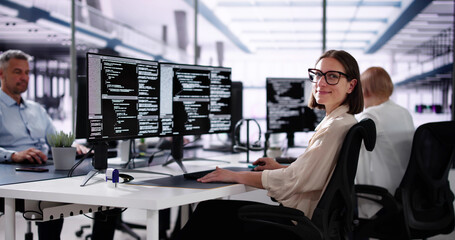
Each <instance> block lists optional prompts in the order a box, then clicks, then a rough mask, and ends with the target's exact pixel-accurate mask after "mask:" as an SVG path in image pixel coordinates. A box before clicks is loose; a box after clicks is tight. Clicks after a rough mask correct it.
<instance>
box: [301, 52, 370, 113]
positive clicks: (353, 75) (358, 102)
mask: <svg viewBox="0 0 455 240" xmlns="http://www.w3.org/2000/svg"><path fill="white" fill-rule="evenodd" d="M323 58H334V59H336V60H337V61H338V62H340V63H341V65H343V67H344V70H345V71H346V72H345V73H346V75H348V78H347V80H348V81H349V82H350V81H352V80H353V79H357V84H356V86H355V87H354V90H352V92H351V93H350V94H348V96H347V97H346V99H345V100H344V102H343V103H342V105H347V106H348V107H349V111H348V113H350V114H357V113H360V112H362V111H363V93H362V84H361V82H360V70H359V65H358V64H357V61H356V60H355V58H354V57H353V56H351V54H349V53H348V52H346V51H343V50H329V51H327V52H325V53H324V54H322V55H321V56H320V57H319V59H318V60H317V61H316V64H317V63H318V62H319V61H321V60H322V59H323ZM308 106H309V107H310V108H319V109H325V106H324V105H322V104H318V103H317V102H316V99H315V98H314V95H313V93H311V98H310V101H309V103H308Z"/></svg>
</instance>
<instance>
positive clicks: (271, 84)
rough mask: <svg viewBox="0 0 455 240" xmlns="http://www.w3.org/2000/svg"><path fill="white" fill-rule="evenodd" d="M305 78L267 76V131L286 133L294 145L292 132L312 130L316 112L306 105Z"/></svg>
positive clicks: (290, 145) (289, 143)
mask: <svg viewBox="0 0 455 240" xmlns="http://www.w3.org/2000/svg"><path fill="white" fill-rule="evenodd" d="M307 80H308V79H305V78H267V79H266V92H267V133H287V138H288V146H289V147H293V146H294V133H295V132H304V131H313V130H314V128H315V123H316V120H317V117H316V114H315V113H314V112H313V110H312V109H310V108H309V107H308V106H307V102H306V99H305V83H306V82H308V81H307Z"/></svg>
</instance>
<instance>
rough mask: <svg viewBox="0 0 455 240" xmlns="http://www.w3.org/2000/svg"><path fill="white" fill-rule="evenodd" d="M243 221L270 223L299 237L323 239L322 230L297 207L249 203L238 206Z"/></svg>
mask: <svg viewBox="0 0 455 240" xmlns="http://www.w3.org/2000/svg"><path fill="white" fill-rule="evenodd" d="M239 218H240V219H242V220H243V221H249V222H255V223H259V224H265V225H272V226H275V227H278V228H281V229H284V230H287V231H290V232H292V233H294V234H295V235H297V236H299V237H300V238H301V239H321V240H322V239H323V236H322V232H321V231H320V230H319V228H318V227H317V226H316V225H315V224H314V223H313V222H312V221H311V220H310V219H309V218H308V217H306V216H305V214H304V213H303V212H302V211H300V210H297V209H294V208H288V207H283V206H273V205H249V206H244V207H242V208H240V210H239Z"/></svg>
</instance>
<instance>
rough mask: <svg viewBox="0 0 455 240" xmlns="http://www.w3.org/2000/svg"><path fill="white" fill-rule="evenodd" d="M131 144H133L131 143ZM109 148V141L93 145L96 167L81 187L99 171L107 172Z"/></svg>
mask: <svg viewBox="0 0 455 240" xmlns="http://www.w3.org/2000/svg"><path fill="white" fill-rule="evenodd" d="M130 146H131V145H130ZM108 148H109V145H108V144H107V142H99V143H95V144H94V145H93V148H92V149H93V150H94V151H95V153H94V156H93V159H92V165H93V167H94V169H92V170H91V171H90V172H89V173H87V175H86V176H85V178H84V180H83V181H82V183H81V185H80V186H81V187H83V186H85V185H86V184H87V183H88V181H90V179H92V178H93V177H94V176H95V175H96V174H98V173H104V172H106V169H107V168H108V164H107V159H108ZM92 149H90V150H92ZM128 151H129V158H131V155H132V154H131V148H129V150H128ZM182 166H183V165H182ZM119 172H135V173H151V174H160V175H166V176H172V175H171V174H167V173H160V172H153V171H147V170H135V169H119Z"/></svg>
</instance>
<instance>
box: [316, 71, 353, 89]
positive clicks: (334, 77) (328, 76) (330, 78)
mask: <svg viewBox="0 0 455 240" xmlns="http://www.w3.org/2000/svg"><path fill="white" fill-rule="evenodd" d="M308 75H309V76H310V80H311V82H313V83H316V82H318V81H319V80H321V78H322V77H323V76H324V77H325V82H326V83H327V84H329V85H337V84H338V82H339V81H340V78H341V76H345V77H346V78H347V79H349V76H348V75H347V74H346V73H343V72H339V71H327V72H325V73H323V72H322V71H321V70H319V69H315V68H308Z"/></svg>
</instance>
